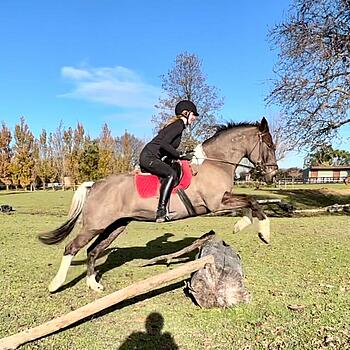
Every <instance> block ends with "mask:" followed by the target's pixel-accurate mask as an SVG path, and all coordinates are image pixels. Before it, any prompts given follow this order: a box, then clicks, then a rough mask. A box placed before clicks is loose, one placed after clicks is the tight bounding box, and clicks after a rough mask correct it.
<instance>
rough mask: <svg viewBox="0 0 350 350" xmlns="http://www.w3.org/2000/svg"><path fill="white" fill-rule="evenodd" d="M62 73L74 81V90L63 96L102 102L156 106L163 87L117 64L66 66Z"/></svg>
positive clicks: (119, 105) (143, 106) (120, 105)
mask: <svg viewBox="0 0 350 350" xmlns="http://www.w3.org/2000/svg"><path fill="white" fill-rule="evenodd" d="M61 75H62V77H64V78H65V79H69V80H70V81H71V82H72V83H73V84H74V89H73V90H72V91H70V92H68V93H65V94H63V95H60V96H61V97H69V98H75V99H84V100H87V101H93V102H99V103H103V104H107V105H112V106H118V107H123V108H152V107H153V105H154V104H155V103H156V101H157V100H158V97H159V95H160V89H159V88H158V87H156V86H153V85H150V84H147V83H146V82H144V81H143V80H142V78H141V77H140V76H139V75H138V74H137V73H135V72H134V71H132V70H130V69H128V68H125V67H121V66H117V67H99V68H75V67H63V68H62V69H61Z"/></svg>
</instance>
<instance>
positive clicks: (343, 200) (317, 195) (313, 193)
mask: <svg viewBox="0 0 350 350" xmlns="http://www.w3.org/2000/svg"><path fill="white" fill-rule="evenodd" d="M275 193H277V194H278V195H281V196H284V197H287V198H286V200H287V201H289V202H292V203H295V204H302V205H304V206H307V207H310V208H311V207H312V208H319V207H326V206H328V205H333V204H336V203H337V204H347V203H350V195H341V194H339V195H336V194H334V193H329V192H325V191H323V190H322V189H320V190H310V189H305V190H278V191H276V192H275Z"/></svg>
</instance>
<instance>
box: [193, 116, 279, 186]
mask: <svg viewBox="0 0 350 350" xmlns="http://www.w3.org/2000/svg"><path fill="white" fill-rule="evenodd" d="M203 151H204V156H203V155H202V154H201V152H198V154H197V155H196V154H195V157H196V158H198V159H201V158H202V159H208V160H211V161H214V162H217V164H221V163H223V164H231V165H235V166H236V165H238V164H239V162H240V161H241V160H242V158H248V159H249V160H250V162H251V163H253V164H254V166H255V168H256V170H257V171H258V172H259V173H260V174H261V176H262V177H263V178H264V180H265V181H266V182H268V183H270V182H272V180H273V178H274V176H275V174H276V172H277V169H278V166H277V163H276V156H275V146H274V144H273V141H272V137H271V134H270V131H269V126H268V123H267V120H266V119H265V118H262V120H261V122H260V123H254V124H253V123H246V122H243V123H233V122H231V123H228V124H227V125H219V126H218V129H217V131H216V133H215V134H214V135H213V136H212V137H211V138H209V139H208V140H206V141H205V142H204V143H203Z"/></svg>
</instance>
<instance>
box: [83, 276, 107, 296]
mask: <svg viewBox="0 0 350 350" xmlns="http://www.w3.org/2000/svg"><path fill="white" fill-rule="evenodd" d="M86 284H87V286H88V287H89V288H91V289H92V290H94V291H95V292H102V291H103V289H104V287H103V285H102V284H101V283H98V282H96V279H95V275H91V276H89V277H87V278H86Z"/></svg>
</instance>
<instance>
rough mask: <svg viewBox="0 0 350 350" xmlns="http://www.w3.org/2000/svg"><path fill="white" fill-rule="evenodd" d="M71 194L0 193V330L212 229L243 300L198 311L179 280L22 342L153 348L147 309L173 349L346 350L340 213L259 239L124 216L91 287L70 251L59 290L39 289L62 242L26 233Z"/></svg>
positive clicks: (349, 239)
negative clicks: (241, 285) (232, 254)
mask: <svg viewBox="0 0 350 350" xmlns="http://www.w3.org/2000/svg"><path fill="white" fill-rule="evenodd" d="M241 190H242V189H239V191H241ZM296 190H297V189H295V191H296ZM301 190H305V188H302V189H301ZM346 191H347V189H345V192H344V189H343V188H342V189H341V194H334V195H335V196H339V197H340V198H342V199H343V200H344V201H345V200H346V198H347V199H349V195H348V193H347V192H346ZM260 192H261V193H260ZM332 193H333V192H332ZM259 195H262V196H265V198H266V196H268V195H274V196H275V195H277V196H278V195H280V194H279V193H278V192H276V191H275V190H268V191H259ZM311 195H312V194H308V195H307V196H311ZM71 197H72V192H70V191H67V192H61V191H58V192H36V193H29V192H28V193H25V192H18V193H7V192H0V204H5V203H6V204H10V205H12V206H14V207H15V208H16V211H15V212H14V213H13V214H11V215H5V214H2V215H0V220H1V221H0V222H1V224H0V228H1V234H0V251H1V254H0V271H1V283H0V337H5V336H7V335H10V334H14V333H16V332H19V331H21V330H24V329H26V328H27V327H33V326H36V325H39V324H41V323H43V322H46V321H48V320H50V319H52V318H54V317H57V316H59V315H62V314H65V313H67V312H69V311H71V310H74V309H76V308H78V307H80V306H83V305H85V304H87V303H89V302H91V301H93V300H95V299H97V298H99V297H100V296H103V295H107V294H109V293H111V292H113V291H115V290H118V289H121V288H123V287H126V286H128V285H130V284H132V283H134V282H136V281H139V280H142V279H144V278H146V277H149V276H152V275H154V274H156V273H160V272H163V271H166V270H167V269H168V267H166V266H164V265H157V266H151V267H145V268H141V267H139V264H140V263H142V262H144V261H145V260H146V259H150V258H152V257H154V256H157V255H161V254H166V253H170V252H172V251H175V250H178V249H181V248H182V247H184V246H185V245H187V244H189V243H191V242H192V241H193V240H194V239H196V238H198V237H199V236H201V235H202V234H203V233H205V232H207V231H209V230H210V229H214V230H215V231H216V233H217V234H218V235H219V236H220V237H222V238H223V239H224V240H225V241H226V242H227V243H228V244H230V245H231V246H232V247H233V248H234V249H235V250H236V251H238V252H239V254H240V255H241V257H242V260H243V267H244V270H245V273H246V286H247V288H248V289H249V290H250V292H251V293H252V296H253V300H252V302H251V304H248V305H240V306H237V307H236V308H233V309H228V310H221V309H211V310H204V309H200V308H198V307H196V306H195V305H194V304H193V303H192V302H191V300H189V299H188V298H186V297H185V295H184V293H183V290H182V286H183V282H182V281H181V280H180V281H178V282H175V283H173V284H172V285H170V286H167V287H164V288H160V289H158V290H156V291H154V292H152V293H148V294H146V295H143V296H140V297H137V298H134V299H132V300H130V301H127V302H123V303H121V304H120V305H117V306H115V307H113V308H110V309H109V310H106V311H105V312H103V313H101V314H99V315H96V316H94V317H92V318H90V319H89V320H86V321H85V322H81V323H79V324H78V325H76V326H74V327H71V328H69V329H67V330H65V331H62V332H59V333H57V334H54V335H51V336H48V337H46V338H43V339H41V340H38V341H35V342H33V343H29V344H27V345H24V346H23V347H22V348H23V349H43V350H46V349H55V350H56V349H57V350H60V349H69V350H71V349H76V350H86V349H101V350H102V349H118V348H119V347H120V346H121V345H122V344H123V343H124V342H125V341H126V339H127V337H128V336H129V335H131V334H134V336H132V337H131V338H130V339H131V342H132V344H131V345H130V344H129V345H130V347H127V346H125V347H123V349H126V348H130V349H133V348H134V347H133V346H135V344H136V343H137V342H138V344H137V345H138V346H139V347H138V349H147V348H148V347H147V346H148V345H149V342H152V344H153V345H152V346H153V347H152V346H151V347H150V348H156V347H155V346H154V343H155V342H156V340H159V341H160V337H156V336H147V335H145V322H146V319H147V317H148V316H149V315H150V314H151V313H154V312H157V313H160V314H161V315H162V317H163V318H164V327H163V329H162V332H164V333H165V334H168V335H169V333H170V334H171V336H172V337H173V339H174V342H175V343H176V344H177V345H178V347H179V348H180V349H188V350H192V349H193V350H194V349H225V350H226V349H323V348H336V349H346V348H349V347H350V326H349V319H350V310H349V300H350V270H349V265H350V255H349V246H350V225H349V224H350V218H349V216H347V215H336V216H321V217H305V218H272V219H271V223H272V231H273V241H272V244H271V245H270V246H266V245H264V244H262V243H261V242H260V241H259V240H258V238H257V235H256V234H255V233H254V232H253V231H250V230H247V231H245V232H242V233H240V234H237V235H234V234H232V227H233V223H234V222H235V221H236V220H237V219H236V218H230V217H201V218H192V219H188V220H184V221H178V222H172V223H168V224H152V223H132V224H131V225H130V226H129V227H128V229H127V232H126V233H125V234H124V235H123V236H121V237H120V238H119V239H117V240H116V241H115V242H114V243H113V245H112V247H110V249H109V250H108V252H107V253H108V254H106V255H105V256H104V257H102V258H101V259H100V260H99V261H98V264H99V270H100V273H101V277H102V278H101V282H102V283H103V284H104V286H105V291H104V292H103V293H101V294H97V293H95V292H92V291H90V290H88V289H87V287H86V285H85V261H84V260H85V251H82V252H81V253H79V255H78V256H77V257H76V259H75V261H74V265H73V266H72V267H71V268H70V271H69V274H68V278H67V281H66V284H65V286H64V287H63V288H62V290H60V291H59V292H58V293H55V294H50V293H49V292H48V290H47V286H48V283H49V282H50V279H51V278H52V277H53V276H54V275H55V273H56V272H57V268H58V266H59V263H60V259H61V257H62V254H63V250H64V244H61V245H59V246H44V245H42V244H40V243H39V241H38V240H37V234H38V233H39V232H41V231H45V230H49V229H52V228H54V227H56V226H58V225H59V224H61V223H62V222H63V221H64V220H65V215H66V212H67V210H68V207H69V203H70V200H71ZM343 197H345V199H344V198H343ZM300 198H302V196H301V197H298V196H297V200H296V201H299V202H298V203H300V205H301V204H302V203H304V205H305V207H312V205H313V204H310V203H312V201H311V200H310V201H309V204H307V203H305V201H304V200H300ZM310 198H311V197H310ZM330 200H331V198H330ZM348 202H350V201H348ZM66 243H67V242H65V244H66ZM176 266H177V265H176V264H174V265H172V266H170V267H169V268H175V267H176ZM293 304H298V305H302V306H303V309H302V310H300V311H293V310H290V309H289V308H288V306H289V305H293ZM167 339H168V340H169V339H170V338H169V337H168V338H167ZM141 340H142V341H143V343H142V345H140V341H141ZM135 342H136V343H135Z"/></svg>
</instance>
